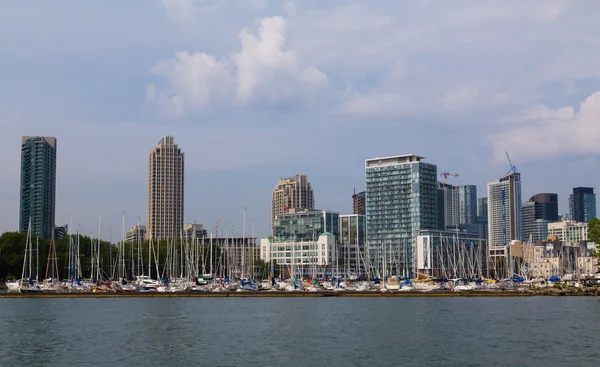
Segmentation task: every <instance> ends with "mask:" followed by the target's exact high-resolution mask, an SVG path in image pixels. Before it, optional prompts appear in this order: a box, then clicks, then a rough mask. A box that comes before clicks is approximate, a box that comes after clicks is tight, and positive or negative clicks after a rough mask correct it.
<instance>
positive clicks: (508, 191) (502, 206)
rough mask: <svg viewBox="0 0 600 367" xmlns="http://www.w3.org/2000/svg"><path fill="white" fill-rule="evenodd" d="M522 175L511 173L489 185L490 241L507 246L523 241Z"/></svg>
mask: <svg viewBox="0 0 600 367" xmlns="http://www.w3.org/2000/svg"><path fill="white" fill-rule="evenodd" d="M521 203H522V202H521V174H520V173H518V172H513V171H511V172H509V173H508V174H506V175H504V176H503V177H502V178H500V179H499V180H497V181H494V182H490V183H488V241H489V245H490V248H491V247H493V246H506V245H508V244H510V241H512V240H520V239H521Z"/></svg>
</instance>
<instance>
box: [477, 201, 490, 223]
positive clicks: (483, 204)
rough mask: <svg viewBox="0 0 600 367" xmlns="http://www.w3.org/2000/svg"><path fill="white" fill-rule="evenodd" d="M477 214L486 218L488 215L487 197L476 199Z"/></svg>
mask: <svg viewBox="0 0 600 367" xmlns="http://www.w3.org/2000/svg"><path fill="white" fill-rule="evenodd" d="M477 216H478V217H486V218H487V216H488V199H487V198H479V199H477Z"/></svg>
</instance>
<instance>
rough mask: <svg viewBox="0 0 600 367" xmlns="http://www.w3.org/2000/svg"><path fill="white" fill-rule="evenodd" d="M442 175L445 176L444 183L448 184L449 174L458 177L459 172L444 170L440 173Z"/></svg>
mask: <svg viewBox="0 0 600 367" xmlns="http://www.w3.org/2000/svg"><path fill="white" fill-rule="evenodd" d="M440 176H442V177H443V178H444V183H445V184H447V183H448V177H449V176H454V177H458V173H450V172H442V173H440Z"/></svg>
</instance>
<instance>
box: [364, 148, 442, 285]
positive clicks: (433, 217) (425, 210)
mask: <svg viewBox="0 0 600 367" xmlns="http://www.w3.org/2000/svg"><path fill="white" fill-rule="evenodd" d="M423 160H424V157H420V156H418V155H413V154H406V155H398V156H392V157H385V158H373V159H367V160H366V161H365V184H366V190H365V191H366V199H367V203H366V212H367V214H366V217H367V247H368V250H367V251H368V252H369V254H370V255H369V256H375V255H374V254H375V253H378V254H379V256H377V257H371V259H372V261H375V262H377V263H378V264H379V265H381V264H382V260H383V258H382V256H381V255H382V254H384V253H385V254H387V256H386V258H387V260H386V262H385V263H386V266H388V264H389V263H391V264H393V267H392V268H391V269H390V271H391V272H392V273H388V274H393V273H396V274H398V275H402V274H403V275H407V271H408V269H409V268H410V267H414V264H413V263H412V262H413V250H414V245H415V241H416V238H417V236H418V235H419V231H421V230H422V229H432V230H434V229H436V228H437V227H438V213H437V208H438V206H437V204H438V203H437V184H438V183H437V166H436V165H434V164H431V163H425V162H423ZM388 260H390V261H389V262H388Z"/></svg>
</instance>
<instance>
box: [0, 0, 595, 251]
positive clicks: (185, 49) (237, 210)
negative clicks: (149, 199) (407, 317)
mask: <svg viewBox="0 0 600 367" xmlns="http://www.w3.org/2000/svg"><path fill="white" fill-rule="evenodd" d="M182 3H183V2H179V3H178V2H172V1H168V0H164V1H148V2H131V3H129V2H127V3H123V2H110V1H109V2H107V3H103V4H102V5H101V6H100V5H98V4H89V5H87V6H83V5H76V6H74V5H73V4H70V3H67V2H61V1H58V2H55V3H53V4H52V6H50V5H45V4H35V5H34V4H32V3H29V4H28V3H26V2H16V3H10V4H7V5H5V10H6V11H4V12H2V14H0V20H2V21H0V34H1V35H4V37H3V38H2V39H3V41H5V42H4V44H5V47H4V48H3V49H2V50H0V54H1V56H2V57H3V60H5V63H4V65H5V67H4V68H3V70H2V71H0V76H2V79H3V81H4V82H5V83H3V85H2V86H0V94H1V95H2V97H3V98H2V102H0V114H1V115H2V116H3V118H2V120H0V121H1V122H0V126H1V127H2V128H3V131H4V132H5V136H6V139H7V144H3V145H2V146H0V154H2V156H3V163H2V165H1V166H0V168H2V172H3V174H2V175H0V185H1V187H2V188H3V189H4V190H2V192H0V201H1V202H2V203H3V204H4V205H3V210H2V211H1V212H0V230H2V231H3V232H4V231H11V230H17V229H18V216H17V215H16V214H15V213H17V212H18V211H19V197H18V195H17V194H16V192H18V190H19V169H20V166H19V145H18V142H19V141H20V137H21V136H23V135H24V136H30V135H42V136H55V137H57V138H58V139H59V140H60V141H61V149H60V150H58V152H57V154H58V157H57V160H58V164H57V193H56V224H65V223H66V224H69V222H70V219H71V218H73V222H72V224H73V227H75V225H76V223H80V224H81V231H82V232H83V233H96V232H97V227H98V216H99V213H100V212H101V211H102V213H103V238H106V239H108V238H109V227H110V228H111V230H112V239H113V240H116V239H117V238H118V236H119V233H120V229H121V219H122V214H121V211H123V210H124V211H126V229H127V228H129V227H131V226H132V225H135V224H136V223H137V218H138V217H140V218H141V221H142V222H143V223H145V213H146V195H147V192H146V166H147V149H148V146H151V145H152V144H154V143H155V142H156V141H158V140H159V139H160V138H161V137H163V136H165V135H174V136H175V137H176V139H177V141H178V144H179V145H180V146H182V147H185V151H186V177H185V186H186V202H185V221H186V222H188V221H190V222H194V221H195V222H197V223H203V224H204V225H205V228H208V229H211V228H213V227H214V225H215V223H216V222H217V220H218V218H222V221H221V224H220V226H221V228H223V226H224V225H225V224H224V223H223V222H224V221H227V222H228V224H229V225H230V226H231V225H235V226H236V228H238V229H239V228H241V224H242V218H243V208H244V207H246V208H247V209H248V221H251V220H254V221H255V223H256V233H257V235H264V234H268V233H269V222H270V220H269V218H270V208H269V205H270V197H271V192H272V189H273V183H274V182H276V180H277V179H278V178H280V177H288V176H291V175H294V174H296V173H298V172H306V174H307V175H308V176H309V177H310V178H311V184H312V186H313V189H314V191H315V199H316V203H315V204H316V205H315V206H316V207H317V208H319V209H324V210H325V209H327V210H333V211H338V212H340V213H351V212H352V206H351V205H352V203H351V201H350V199H349V198H350V195H351V194H352V192H353V189H354V187H356V189H357V192H360V191H362V190H364V160H365V159H368V158H369V157H376V156H379V157H382V156H390V155H395V154H405V153H408V152H415V153H418V154H423V155H424V156H426V157H427V161H428V162H432V163H434V164H436V165H437V167H438V169H439V171H448V172H456V173H459V174H460V176H459V177H458V178H451V179H450V180H449V183H450V184H452V185H471V184H472V185H476V186H477V191H478V192H479V193H480V195H479V196H483V195H482V194H481V193H484V192H486V184H487V182H489V181H492V180H494V179H496V178H497V177H500V176H501V175H502V174H503V173H504V172H506V171H507V169H508V168H509V167H508V164H507V163H506V162H505V157H504V152H505V151H508V152H509V154H510V155H511V158H512V159H513V161H514V163H515V164H516V165H517V166H518V167H519V172H521V173H522V174H523V184H522V186H523V197H524V198H526V197H530V196H531V195H533V194H535V193H538V192H553V193H557V194H558V195H559V200H560V202H559V211H560V213H567V212H568V200H567V198H568V197H569V194H570V193H572V189H573V188H574V187H595V186H597V185H596V183H597V182H598V181H599V180H600V173H599V172H598V170H597V169H593V168H594V167H598V165H599V164H600V160H599V158H598V156H599V154H598V153H600V152H599V151H598V150H599V148H597V147H596V144H592V143H591V142H594V141H597V139H596V137H598V135H599V134H600V131H599V127H598V124H597V121H598V119H600V117H599V116H598V113H597V112H596V111H597V109H595V108H594V106H597V104H598V103H599V102H598V100H599V99H600V94H598V91H600V80H599V78H598V76H597V72H596V68H597V67H596V65H597V60H598V59H599V58H600V53H599V52H598V51H597V48H596V47H594V44H593V42H592V41H591V40H593V39H594V37H595V34H597V33H598V31H599V29H596V28H598V27H600V26H599V25H597V24H596V22H594V21H593V20H594V19H595V18H597V15H598V14H599V11H600V7H599V6H598V5H597V4H596V3H593V2H592V3H587V5H586V4H582V3H579V4H565V3H560V4H559V3H554V2H532V3H527V4H523V3H522V2H506V3H498V4H493V5H489V4H479V3H469V4H466V3H465V4H458V5H456V6H451V5H446V4H435V5H431V4H429V5H428V4H426V3H418V4H395V3H393V4H371V3H365V2H357V1H355V2H341V1H333V2H328V3H327V4H323V3H322V2H316V1H306V2H293V1H288V2H285V3H283V4H282V2H272V1H271V2H268V1H265V2H264V3H263V4H258V2H248V3H244V4H237V3H235V4H234V3H230V4H225V3H223V5H219V6H215V7H206V6H203V5H202V4H200V2H195V1H190V2H189V3H190V4H192V5H191V8H190V9H187V10H186V9H182V8H181V7H180V4H182ZM250 3H252V5H250ZM490 7H491V8H490ZM465 9H470V10H472V11H469V12H466V11H465ZM35 14H47V15H48V16H47V17H43V18H40V17H38V16H36V15H35ZM139 14H144V15H143V16H135V17H134V16H133V15H139ZM390 14H398V15H397V16H391V15H390ZM424 14H427V16H424ZM134 18H135V19H134ZM81 19H85V20H87V21H88V23H89V25H90V26H89V27H86V28H82V27H81ZM132 19H134V20H135V21H134V23H132ZM458 20H460V21H458ZM586 20H590V21H586ZM308 25H310V27H309V26H308ZM123 27H126V29H128V30H129V31H128V32H120V31H119V32H118V30H120V29H123ZM20 29H30V30H31V32H19V30H20ZM208 29H210V30H211V32H205V30H208ZM426 29H429V30H430V31H426ZM566 29H568V30H569V31H568V32H565V30H566ZM116 32H118V33H116ZM514 32H518V35H519V37H515V33H514ZM214 33H218V34H219V35H220V36H219V37H218V38H215V37H213V36H212V35H213V34H214ZM472 34H478V35H481V38H479V37H477V38H468V37H467V36H468V35H472ZM270 35H272V36H275V37H268V36H270ZM485 39H493V40H494V42H493V43H494V47H493V48H490V47H489V45H488V43H487V42H485V41H484V40H485ZM532 39H534V40H535V42H534V41H531V40H532ZM108 40H110V42H109V41H108ZM271 40H276V43H275V44H272V48H271V49H272V50H275V54H274V55H271V56H273V57H265V55H264V54H262V53H260V52H259V51H260V50H264V47H263V46H266V45H269V44H268V42H269V41H271ZM92 45H93V46H92ZM394 45H397V46H399V47H395V46H394ZM548 45H552V47H547V46H548ZM390 46H394V47H390ZM323 49H327V50H328V52H322V50H323ZM506 51H510V52H506ZM230 55H233V56H230ZM519 55H520V56H519ZM570 55H577V57H575V56H570ZM265 60H274V62H273V63H268V62H266V61H265ZM209 67H212V69H210V68H209ZM192 70H199V71H201V72H200V73H197V74H195V76H194V77H192V75H193V73H192ZM199 86H205V87H206V88H200V87H199ZM220 86H222V87H223V89H220ZM311 97H312V98H311ZM536 126H537V127H536ZM573 126H576V127H573ZM292 140H293V141H294V144H293V147H294V148H293V149H291V148H289V147H291V146H292V144H289V145H288V144H286V145H282V144H281V143H282V142H285V143H288V142H291V141H292ZM548 141H552V142H553V143H552V144H547V142H548ZM296 142H297V143H296ZM457 147H458V148H457ZM591 168H592V169H591ZM240 183H243V184H240ZM188 188H189V190H188Z"/></svg>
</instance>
